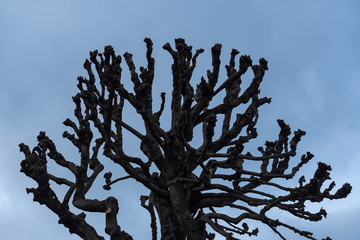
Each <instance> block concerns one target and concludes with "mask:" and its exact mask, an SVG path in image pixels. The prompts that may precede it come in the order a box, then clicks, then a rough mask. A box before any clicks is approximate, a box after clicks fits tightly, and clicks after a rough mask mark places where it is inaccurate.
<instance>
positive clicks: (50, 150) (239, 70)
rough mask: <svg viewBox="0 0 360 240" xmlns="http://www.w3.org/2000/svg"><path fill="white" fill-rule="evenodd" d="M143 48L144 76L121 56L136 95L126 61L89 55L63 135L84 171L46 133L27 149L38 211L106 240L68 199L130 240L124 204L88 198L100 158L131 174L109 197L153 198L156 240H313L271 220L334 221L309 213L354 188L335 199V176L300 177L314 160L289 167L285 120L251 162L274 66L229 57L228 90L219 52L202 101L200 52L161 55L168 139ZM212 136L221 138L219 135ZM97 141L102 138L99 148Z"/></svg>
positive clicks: (321, 171) (178, 48)
mask: <svg viewBox="0 0 360 240" xmlns="http://www.w3.org/2000/svg"><path fill="white" fill-rule="evenodd" d="M144 41H145V43H146V48H147V52H146V59H147V66H146V67H140V68H139V70H140V74H139V73H138V71H137V68H136V66H135V63H134V62H133V59H132V55H131V54H130V53H125V54H124V59H125V62H126V65H127V67H128V69H129V72H130V80H131V82H132V83H133V86H134V88H133V91H129V90H127V89H125V87H124V85H123V84H122V82H121V81H122V80H121V73H122V68H121V66H120V65H121V62H122V57H121V56H118V55H115V52H114V50H113V48H112V47H111V46H107V47H105V50H104V53H98V51H94V52H90V60H86V61H85V63H84V68H85V69H86V70H87V72H88V75H89V76H88V78H84V77H79V78H78V85H77V87H78V89H79V92H78V93H77V94H76V95H75V96H74V97H73V101H74V103H75V111H74V116H75V121H73V120H70V119H66V120H65V121H64V125H66V126H67V127H70V128H71V132H72V133H69V132H67V131H66V132H64V134H63V137H64V138H67V139H68V140H70V141H71V142H72V143H73V145H74V146H75V147H76V148H77V149H78V150H79V153H80V156H79V158H80V161H79V164H76V163H74V162H71V161H69V160H66V159H65V158H64V157H63V155H61V154H60V153H59V152H58V151H57V149H56V147H55V144H54V143H53V142H52V141H51V140H50V138H49V137H48V136H46V135H45V133H44V132H40V134H39V136H38V145H37V146H36V147H34V148H33V150H32V151H31V150H30V148H29V147H28V146H27V145H25V144H20V150H21V151H22V152H23V153H24V154H25V160H23V161H22V162H21V171H22V172H24V173H25V174H26V175H27V176H28V177H30V178H32V179H34V180H35V181H36V182H37V183H38V187H37V188H33V189H27V191H28V193H32V194H33V195H34V201H36V202H38V203H40V204H44V205H46V206H47V207H48V208H49V209H50V210H51V211H53V212H54V213H55V214H57V215H58V216H59V223H61V224H63V225H64V226H65V227H67V228H68V229H69V231H70V233H75V234H77V235H78V236H79V237H81V238H82V239H91V240H92V239H94V240H95V239H105V238H104V237H102V236H100V235H98V233H97V232H96V230H95V229H94V228H93V227H92V226H90V225H89V224H88V223H87V222H86V215H85V213H82V214H79V215H75V214H74V213H72V212H71V211H70V210H69V204H70V199H72V205H73V206H74V207H76V208H78V209H80V210H81V211H85V212H101V213H104V215H105V223H106V228H105V233H106V234H108V235H109V237H108V238H109V239H111V240H130V239H132V237H131V236H130V235H129V234H128V233H126V232H125V231H123V230H121V228H120V226H119V225H118V222H117V218H118V212H119V208H121V207H123V206H119V204H118V201H117V199H116V196H117V195H118V194H119V193H116V192H113V195H114V196H109V197H107V198H105V199H102V200H99V199H89V198H88V197H87V196H86V195H87V193H88V191H89V190H90V189H91V188H92V187H93V183H94V181H95V179H96V178H97V177H98V176H99V175H100V173H102V172H103V171H104V166H103V164H102V163H101V161H100V159H99V158H98V154H99V153H102V154H103V155H104V156H105V157H107V158H109V159H110V160H112V161H113V162H114V163H115V164H117V165H119V166H121V167H122V168H123V169H124V170H125V172H126V173H127V175H126V176H118V178H116V179H114V180H112V173H111V172H107V173H105V174H104V178H105V185H104V189H106V190H111V186H112V185H113V184H115V183H116V182H118V181H121V180H125V179H128V178H133V179H135V180H136V181H138V182H139V183H141V184H143V185H144V186H145V187H146V188H148V189H149V192H150V194H149V195H148V196H141V198H140V204H141V206H142V207H144V209H146V210H147V211H148V212H149V214H150V219H151V228H152V239H153V240H155V239H157V238H158V237H160V238H161V240H186V239H187V240H206V239H214V238H215V234H214V232H216V233H217V234H219V235H222V236H224V237H225V238H226V239H227V240H231V239H239V238H238V237H239V236H241V235H245V234H246V235H249V236H252V235H257V233H258V231H259V230H258V229H249V227H248V225H247V224H246V220H247V219H251V220H256V221H259V222H261V223H263V224H264V225H265V226H268V227H269V228H271V229H272V230H273V231H274V232H275V233H276V234H278V236H279V237H280V238H281V239H286V238H285V237H284V236H283V234H282V233H281V228H280V227H282V228H287V229H289V230H292V231H293V232H294V233H296V234H299V235H301V236H303V237H304V238H308V239H316V238H314V237H313V236H312V233H310V232H307V231H302V230H300V229H298V228H296V227H294V226H290V225H288V224H287V223H285V222H283V221H281V220H279V219H274V218H272V217H271V214H268V213H269V211H270V210H272V209H274V208H278V209H281V210H283V211H286V212H288V213H289V214H292V215H294V216H296V217H298V218H301V219H305V220H308V221H319V220H321V219H322V218H323V217H326V211H325V210H324V209H320V210H319V211H318V212H314V213H311V212H309V211H307V210H306V204H307V203H308V202H321V201H323V200H324V199H326V198H327V199H331V200H332V199H340V198H345V197H347V195H348V194H349V193H350V191H351V186H350V184H348V183H346V184H344V185H343V186H342V187H341V188H340V189H338V190H337V191H336V192H335V193H331V192H332V190H333V188H334V187H335V183H334V182H332V183H330V184H329V185H326V183H325V182H326V181H327V180H329V179H330V171H331V167H330V166H328V165H327V164H325V163H321V162H320V163H319V164H318V169H317V170H316V171H315V173H314V176H313V178H311V179H309V180H308V181H306V180H305V178H304V177H303V176H300V177H298V175H297V174H298V172H299V170H300V169H301V167H302V166H303V165H305V164H306V163H308V162H309V161H310V160H311V159H312V158H313V157H314V156H313V155H312V154H311V153H309V152H308V153H306V154H304V155H302V157H301V158H300V161H298V162H297V163H294V160H292V161H291V162H290V160H291V159H292V158H294V157H295V156H296V149H297V145H298V143H299V142H300V140H301V138H302V137H303V136H304V135H305V132H304V131H302V130H297V131H295V132H294V133H293V136H291V134H292V132H291V129H290V127H289V126H288V125H287V124H286V123H285V122H284V121H283V120H278V124H279V127H280V133H279V135H278V138H277V140H275V141H267V142H265V145H264V146H263V147H259V148H258V151H259V153H258V154H255V153H249V152H245V150H244V149H245V145H246V143H247V142H249V141H251V140H253V139H256V138H257V136H258V133H257V129H256V127H255V126H256V123H257V120H258V118H259V113H258V110H259V108H260V107H261V106H262V105H264V104H265V103H270V101H271V99H270V98H267V97H260V95H259V94H260V84H261V82H262V81H263V79H264V76H265V73H266V71H267V70H268V66H267V61H266V60H265V59H263V58H261V59H260V60H259V64H257V65H254V64H253V62H252V60H251V58H250V56H240V58H239V63H238V64H236V56H237V55H238V54H239V51H237V50H235V49H233V50H232V52H231V53H230V60H229V64H228V65H226V66H225V68H226V73H227V77H226V79H225V80H222V81H221V80H219V78H220V64H221V60H220V55H221V45H220V44H215V46H214V47H213V48H212V49H211V54H212V69H211V70H208V72H207V75H206V76H207V80H205V78H204V77H203V78H201V81H200V83H199V84H198V85H196V87H195V89H194V87H193V86H192V85H191V83H190V81H191V79H192V73H193V71H194V69H195V67H196V62H197V58H198V57H199V55H200V54H201V53H202V52H203V51H204V50H203V49H199V50H196V52H195V54H194V55H193V53H192V47H191V46H188V45H187V44H186V43H185V40H184V39H176V40H175V49H173V48H172V47H171V45H170V44H169V43H167V44H165V45H164V46H163V49H165V50H166V51H168V52H169V53H170V55H171V57H172V59H173V64H172V75H173V79H172V81H173V89H172V93H171V97H172V99H171V113H170V114H171V127H170V129H168V130H164V129H163V128H162V127H161V120H160V118H161V115H162V113H163V111H164V109H165V103H166V101H165V100H166V98H165V93H162V94H161V96H160V97H161V100H162V103H161V106H160V109H159V111H157V112H154V110H153V96H152V86H153V80H154V76H155V75H154V69H155V60H154V59H153V58H152V51H153V47H152V46H153V44H152V42H151V40H150V39H148V38H146V39H145V40H144ZM249 69H251V70H252V72H253V75H254V77H253V79H252V81H251V82H250V84H249V86H248V87H247V88H244V87H243V86H242V75H243V74H245V73H246V72H247V71H248V70H249ZM94 71H96V73H94ZM218 82H220V84H218ZM242 87H243V89H242ZM222 92H223V93H224V98H223V102H222V103H214V102H213V101H212V100H213V98H214V97H215V96H217V95H218V94H219V93H222ZM125 102H128V103H129V104H130V105H131V106H132V107H133V108H134V109H135V110H136V112H137V113H138V114H139V116H141V118H142V119H143V124H144V129H145V131H144V133H141V132H140V131H139V130H137V129H136V127H135V126H131V124H129V123H130V122H131V119H124V117H123V109H124V103H125ZM210 103H212V104H210ZM239 106H244V109H245V110H244V111H243V112H241V113H239V110H237V109H238V107H239ZM235 112H237V114H235ZM218 118H221V119H222V123H220V126H216V125H217V124H219V123H218V121H217V119H218ZM199 124H202V136H200V138H201V137H202V140H203V141H202V144H201V145H200V147H194V146H192V145H191V141H192V140H193V138H194V137H196V138H199V136H196V135H195V133H194V128H195V127H196V126H197V125H199ZM124 129H125V130H126V131H129V132H130V133H131V134H133V135H134V136H135V137H137V138H138V139H139V142H140V144H139V149H140V150H141V151H142V153H143V155H144V157H143V159H141V158H138V157H134V156H131V154H129V153H126V152H124V149H123V144H124V143H126V139H123V130H124ZM216 131H219V134H215V133H216ZM95 133H96V134H95ZM94 136H99V138H97V139H94ZM215 136H216V137H215ZM50 159H51V160H53V161H55V163H57V164H58V165H59V166H62V167H64V168H67V169H68V170H69V171H70V172H71V173H72V174H73V175H74V179H75V181H70V180H69V179H65V178H61V177H58V176H54V175H52V174H50V173H49V172H48V169H47V161H48V160H50ZM252 162H253V163H259V169H258V171H254V170H252V171H250V170H248V168H247V166H248V163H252ZM295 177H297V178H298V182H299V185H298V186H297V187H287V186H286V180H289V179H293V178H295ZM278 180H283V181H278ZM51 181H52V182H54V183H57V184H63V185H67V186H68V191H67V193H66V194H65V197H64V199H63V200H62V201H60V200H59V199H58V197H57V196H56V194H55V192H54V191H53V190H52V189H51V185H50V182H51ZM279 182H281V184H280V183H279ZM226 207H230V208H232V209H234V214H233V215H231V216H230V215H227V214H226V213H224V211H223V209H225V208H226ZM157 217H158V218H159V222H160V235H159V236H158V229H157V225H156V221H157V219H156V218H157ZM327 239H330V238H327Z"/></svg>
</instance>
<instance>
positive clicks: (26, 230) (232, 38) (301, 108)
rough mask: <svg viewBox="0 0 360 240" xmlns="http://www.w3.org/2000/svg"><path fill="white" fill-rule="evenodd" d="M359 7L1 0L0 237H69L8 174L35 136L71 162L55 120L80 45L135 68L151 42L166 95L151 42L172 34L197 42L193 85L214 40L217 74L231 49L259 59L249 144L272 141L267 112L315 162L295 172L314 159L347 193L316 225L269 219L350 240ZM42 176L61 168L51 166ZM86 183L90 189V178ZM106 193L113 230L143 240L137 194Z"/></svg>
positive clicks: (79, 58) (162, 56) (356, 159)
mask: <svg viewBox="0 0 360 240" xmlns="http://www.w3.org/2000/svg"><path fill="white" fill-rule="evenodd" d="M359 11H360V2H359V1H356V0H353V1H351V0H349V1H333V0H327V1H325V0H319V1H309V0H303V1H294V0H286V1H285V0H283V1H280V0H273V1H267V0H253V1H245V0H241V1H240V0H236V1H235V0H225V1H214V0H206V1H205V0H198V1H189V0H182V1H172V0H167V1H165V0H153V1H140V0H132V1H123V0H117V1H115V0H105V1H95V0H87V1H85V0H77V1H71V0H62V1H53V0H47V1H44V0H42V1H41V0H32V1H24V0H2V1H1V2H0V31H1V37H0V51H1V58H0V109H1V110H0V111H1V118H0V131H1V134H0V163H1V168H0V239H4V240H21V239H28V240H35V239H36V240H45V239H53V240H63V239H69V240H76V239H80V238H79V237H77V236H76V235H70V234H69V232H68V230H67V229H66V228H65V227H64V226H62V225H59V224H57V220H58V219H57V216H55V214H53V213H52V212H51V211H50V210H48V209H47V208H46V207H45V206H40V205H39V204H38V203H34V202H33V201H32V196H31V195H27V194H26V191H25V189H26V188H28V187H34V186H36V185H35V183H34V181H32V180H31V179H28V178H27V177H26V176H25V175H24V174H22V173H20V171H19V169H20V162H21V161H22V160H23V158H24V156H23V155H22V154H21V153H20V152H19V147H18V144H19V143H21V142H24V143H26V144H28V145H29V146H30V147H33V146H35V145H36V136H37V134H38V133H39V131H46V133H47V135H48V136H50V137H51V138H52V139H53V140H54V142H56V144H57V147H58V150H59V151H61V152H62V153H63V154H64V155H65V156H66V157H67V158H69V159H74V161H75V162H76V161H77V160H78V155H77V152H76V151H75V150H74V148H73V147H72V146H71V144H70V143H68V142H67V141H66V140H65V139H63V138H62V137H61V135H62V133H63V131H65V130H67V129H66V127H65V126H63V125H62V122H63V121H64V120H65V119H66V118H67V117H72V116H73V109H74V105H73V102H72V100H71V96H74V95H75V94H76V78H77V76H85V77H86V72H85V70H84V69H83V68H82V65H83V62H84V60H85V59H86V58H88V56H89V55H88V53H89V51H91V50H95V49H99V51H102V50H103V48H104V46H106V45H112V46H113V47H114V49H115V51H116V52H117V54H121V55H122V54H123V53H125V52H126V51H128V52H130V53H132V54H133V56H134V57H133V58H134V61H135V63H136V64H137V66H140V65H144V64H145V63H146V62H145V52H146V48H145V44H144V42H143V39H144V38H145V37H150V38H151V39H152V40H153V42H154V52H153V56H154V58H155V60H156V67H155V80H154V81H155V83H154V84H155V86H156V87H155V89H154V94H158V95H157V96H159V94H160V92H161V91H165V92H168V96H170V95H169V92H170V91H171V77H170V69H171V57H170V56H169V54H168V53H167V52H165V51H164V50H163V49H162V46H163V44H165V43H167V42H169V43H171V44H172V45H173V43H174V42H173V40H174V39H175V38H178V37H181V38H185V39H186V41H187V43H188V44H189V45H192V46H193V47H194V49H198V48H204V49H205V53H204V54H202V55H200V56H199V58H198V66H199V68H198V69H197V70H196V71H195V73H194V80H193V81H194V83H197V82H196V81H198V80H199V79H200V77H201V76H206V70H207V69H208V68H210V67H211V59H210V58H209V56H210V49H211V47H212V46H213V45H214V44H215V43H221V44H222V45H223V50H222V68H223V69H222V71H223V72H222V74H224V72H225V71H224V70H225V68H224V65H225V64H226V62H227V61H228V59H229V54H230V52H231V49H232V48H236V49H238V50H239V51H240V53H241V54H246V55H251V56H252V59H253V62H257V59H259V58H261V57H264V58H265V59H267V60H268V61H269V71H267V73H266V75H265V78H264V82H263V84H262V86H261V95H262V96H267V97H271V98H272V103H271V104H270V105H266V106H263V107H262V108H261V110H260V119H259V126H258V132H259V135H261V136H259V142H256V144H258V145H259V146H260V145H262V144H263V143H264V141H265V140H274V139H275V138H276V137H277V134H278V131H279V129H278V126H277V123H276V119H278V118H280V119H284V120H285V122H286V123H288V124H289V125H290V126H291V127H292V130H296V129H298V128H300V129H302V130H305V131H306V132H307V135H306V136H305V137H304V138H303V140H302V141H301V143H300V146H299V148H298V152H299V153H300V154H301V153H305V152H306V151H311V152H312V153H313V154H314V155H315V158H314V159H313V160H312V162H311V163H309V164H308V165H307V166H306V167H304V169H303V170H302V171H303V172H302V173H303V174H304V175H306V176H311V174H312V173H313V172H314V171H315V169H316V165H317V162H319V161H322V162H325V163H327V164H330V165H331V166H332V168H333V171H332V175H331V176H332V179H333V180H335V181H336V182H337V186H338V187H340V186H341V185H342V184H343V183H345V182H350V183H351V185H352V186H353V191H352V193H351V194H350V195H349V197H348V198H346V199H342V200H337V201H326V202H324V203H320V204H318V205H315V206H314V209H319V208H320V207H324V208H325V209H326V210H327V212H328V217H327V218H326V219H325V220H323V221H321V222H318V223H309V222H303V221H299V220H296V219H293V218H288V217H287V216H286V215H285V214H284V213H282V212H279V213H278V214H279V215H280V216H281V217H283V219H287V221H288V222H289V223H294V225H296V226H298V227H299V228H303V229H304V230H305V229H306V230H310V231H313V232H314V234H315V237H317V238H319V239H321V238H323V237H326V236H327V235H329V236H331V237H332V238H333V239H334V240H336V239H348V240H356V239H358V234H357V232H358V229H356V228H358V223H359V222H360V201H359V200H358V199H360V174H359V171H360V147H359V146H360V109H359V102H360V45H359V42H360V32H359V31H358V27H359V25H360V15H359V14H358V13H359ZM123 72H124V78H123V81H124V82H126V81H129V78H127V79H126V76H128V75H126V74H128V73H126V72H127V68H126V66H124V65H123ZM222 76H224V75H222ZM129 86H130V85H129ZM155 98H156V95H154V99H155ZM167 109H168V108H167ZM128 116H129V118H130V120H129V121H131V122H133V123H135V124H136V123H137V121H138V120H136V116H135V115H133V114H131V113H130V112H129V115H128ZM132 117H134V119H132ZM164 118H166V115H165V117H164ZM131 141H132V139H131V138H130V137H129V151H133V152H135V154H136V152H138V151H139V150H138V149H137V147H136V144H132V142H131ZM300 154H299V155H300ZM109 166H110V167H112V168H114V169H115V168H116V167H115V166H113V165H111V164H110V165H109ZM49 171H54V172H56V173H58V174H65V175H66V174H67V173H65V172H63V170H61V169H58V168H56V166H55V165H53V166H52V165H51V166H50V167H49ZM118 172H119V173H121V170H118ZM98 185H99V188H101V183H99V184H98ZM55 188H56V189H57V190H59V191H60V192H61V190H62V189H61V188H58V187H55ZM93 194H95V195H96V194H97V192H94V193H93ZM101 194H109V193H102V192H101ZM110 194H113V195H115V196H116V197H118V199H119V203H120V214H119V217H118V218H119V223H120V225H121V227H122V228H123V229H124V230H126V231H127V232H129V233H130V234H132V235H133V237H134V239H135V240H140V239H149V236H150V227H149V216H148V214H147V212H146V211H145V210H143V209H142V208H141V207H140V201H139V195H140V194H146V190H145V189H144V188H142V187H141V186H139V185H138V184H137V183H136V182H135V181H131V180H129V181H124V182H121V183H119V184H118V185H117V186H114V188H113V191H112V192H110ZM60 195H61V194H60ZM95 195H94V196H95ZM88 219H89V222H91V223H93V224H94V226H96V228H97V229H100V230H99V233H102V229H103V228H104V215H103V214H94V215H91V214H89V215H88ZM271 234H272V233H271V232H270V231H269V230H268V229H266V227H265V228H264V229H263V230H261V229H260V235H259V237H258V238H254V239H265V238H266V239H277V238H276V237H275V236H274V235H271ZM287 236H288V237H289V238H290V239H294V240H297V239H301V238H299V237H297V236H295V235H292V234H289V235H287ZM219 239H222V238H220V237H219ZM243 239H247V238H243Z"/></svg>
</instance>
